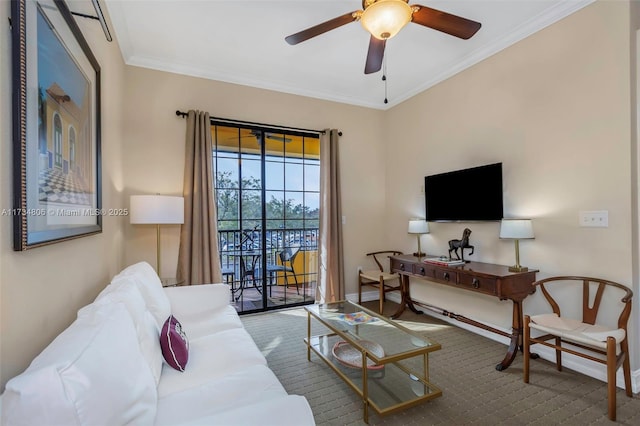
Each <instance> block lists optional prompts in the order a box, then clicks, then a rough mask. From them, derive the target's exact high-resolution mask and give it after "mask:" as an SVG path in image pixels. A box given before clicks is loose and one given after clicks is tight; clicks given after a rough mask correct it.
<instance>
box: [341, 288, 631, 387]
mask: <svg viewBox="0 0 640 426" xmlns="http://www.w3.org/2000/svg"><path fill="white" fill-rule="evenodd" d="M378 297H379V294H378V292H377V291H367V292H362V301H363V302H370V301H372V300H378ZM387 299H389V300H391V301H393V302H396V303H400V295H399V294H396V293H390V294H388V295H387ZM347 300H350V301H352V302H356V303H357V302H358V295H357V294H348V295H347ZM416 307H417V308H418V310H420V311H422V312H424V313H425V314H426V315H429V316H432V317H434V318H437V319H439V320H441V321H444V322H447V323H449V324H451V325H455V326H456V327H460V328H462V329H465V330H468V331H470V332H472V333H475V334H478V335H480V336H483V337H486V338H488V339H491V340H494V341H496V342H500V343H502V344H504V345H505V346H509V343H510V342H509V339H508V338H507V337H504V336H501V335H499V334H495V333H491V332H489V331H487V330H483V329H481V328H478V327H474V326H472V325H471V324H467V323H464V322H460V321H457V320H455V319H453V318H449V317H446V316H444V315H437V314H435V313H434V312H431V311H428V310H424V309H420V307H419V306H416ZM487 325H488V326H490V327H493V328H496V329H498V330H502V331H504V332H506V333H510V332H511V329H505V328H503V327H499V326H496V325H493V324H487ZM534 349H535V352H536V353H537V354H538V355H540V358H542V359H545V360H547V361H550V362H553V363H555V360H556V353H555V351H554V350H553V349H551V348H547V347H545V346H541V345H536V346H535V347H534ZM534 365H535V364H533V365H532V368H531V371H530V374H531V376H532V377H533V378H532V380H534V381H535V367H534ZM562 366H563V367H566V368H568V369H570V370H574V371H577V372H578V373H581V374H584V375H587V376H590V377H593V378H595V379H598V380H601V381H603V382H606V381H607V371H606V368H605V366H604V365H601V364H597V363H595V362H590V361H588V360H585V359H583V358H580V357H576V356H574V355H571V354H567V353H563V354H562ZM616 386H618V387H619V388H621V389H624V376H623V375H622V369H619V370H618V372H617V374H616ZM631 390H632V391H633V393H639V392H640V369H639V370H633V371H631Z"/></svg>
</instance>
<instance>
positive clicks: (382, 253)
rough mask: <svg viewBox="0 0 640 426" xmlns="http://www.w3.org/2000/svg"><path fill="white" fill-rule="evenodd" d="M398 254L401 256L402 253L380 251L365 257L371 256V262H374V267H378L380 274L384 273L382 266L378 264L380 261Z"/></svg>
mask: <svg viewBox="0 0 640 426" xmlns="http://www.w3.org/2000/svg"><path fill="white" fill-rule="evenodd" d="M400 254H402V252H401V251H398V250H382V251H374V252H371V253H367V256H371V257H372V258H373V260H374V261H375V262H376V265H378V268H379V269H380V272H384V267H383V266H382V263H381V262H380V260H382V259H383V258H384V257H390V256H398V255H400ZM387 265H389V262H387ZM388 269H389V267H387V270H388Z"/></svg>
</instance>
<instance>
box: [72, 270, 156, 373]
mask: <svg viewBox="0 0 640 426" xmlns="http://www.w3.org/2000/svg"><path fill="white" fill-rule="evenodd" d="M110 303H122V304H124V306H125V307H126V308H127V311H128V312H129V315H130V316H131V319H132V320H133V323H134V325H135V327H136V331H137V334H138V343H139V344H140V352H141V353H142V356H143V357H144V359H145V361H146V362H147V365H148V366H149V368H150V369H151V374H153V377H154V379H155V381H156V385H157V384H158V382H159V381H160V374H161V373H162V360H163V358H162V350H161V349H160V333H159V331H158V328H157V325H156V320H155V318H154V317H153V315H152V314H151V313H150V312H149V310H148V309H147V307H146V304H145V301H144V299H143V297H142V295H141V294H140V291H139V290H138V286H137V285H136V283H135V282H134V280H133V279H132V278H121V279H119V280H117V281H114V282H112V283H111V284H109V285H108V286H107V287H105V289H104V290H102V292H101V293H100V294H99V295H98V297H96V300H95V301H94V302H93V303H92V304H90V305H88V306H85V307H84V308H82V309H81V310H80V311H79V312H78V316H79V317H80V316H84V315H91V314H92V312H93V311H94V310H96V309H99V308H100V307H101V306H104V305H105V304H110Z"/></svg>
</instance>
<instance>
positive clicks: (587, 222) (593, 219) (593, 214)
mask: <svg viewBox="0 0 640 426" xmlns="http://www.w3.org/2000/svg"><path fill="white" fill-rule="evenodd" d="M578 220H579V223H580V226H582V227H587V228H607V227H609V211H608V210H589V211H587V210H581V211H580V214H579V218H578Z"/></svg>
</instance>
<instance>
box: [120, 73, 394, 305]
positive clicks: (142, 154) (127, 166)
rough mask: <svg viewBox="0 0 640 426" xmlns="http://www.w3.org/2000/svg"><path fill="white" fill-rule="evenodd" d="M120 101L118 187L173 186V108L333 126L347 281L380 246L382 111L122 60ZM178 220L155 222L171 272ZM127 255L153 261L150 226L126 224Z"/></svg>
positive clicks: (178, 159)
mask: <svg viewBox="0 0 640 426" xmlns="http://www.w3.org/2000/svg"><path fill="white" fill-rule="evenodd" d="M125 91H126V93H127V102H126V103H125V104H124V105H123V107H124V108H125V113H126V118H125V120H126V121H125V131H124V134H125V139H124V143H125V146H126V157H125V159H124V170H125V179H124V181H125V182H126V186H125V188H124V191H125V195H126V196H127V197H128V196H129V195H135V194H153V193H161V194H180V193H181V192H182V179H183V175H182V173H183V168H184V139H185V131H186V121H185V120H184V119H182V118H179V117H177V116H176V115H175V111H176V110H177V109H179V110H181V111H187V110H189V109H199V110H203V111H208V112H209V113H210V114H211V115H212V116H217V117H223V118H233V119H237V120H245V121H253V122H261V123H269V124H277V125H282V126H293V127H300V128H307V129H324V128H329V127H331V128H337V129H339V130H341V131H342V132H343V136H342V137H341V138H340V156H341V158H340V161H341V165H342V166H341V173H342V175H341V178H342V187H343V194H344V196H343V204H342V208H343V215H345V216H346V220H347V223H346V225H345V226H344V240H345V244H344V248H345V262H346V266H345V268H346V275H347V277H346V278H347V282H348V288H347V292H348V293H349V292H351V293H353V292H355V291H356V286H355V277H356V274H355V271H356V267H357V265H358V263H360V264H361V263H362V258H363V253H366V252H367V251H368V250H370V249H371V248H372V247H382V246H384V245H385V244H386V243H385V242H384V233H382V232H380V229H382V227H383V225H384V221H385V214H386V213H385V211H386V199H385V172H384V170H385V161H386V160H385V158H384V150H383V147H382V131H383V122H382V119H383V115H384V112H382V111H377V110H371V109H366V108H362V107H354V106H348V105H344V104H339V103H334V102H327V101H321V100H317V99H311V98H303V97H300V96H293V95H288V94H283V93H277V92H272V91H267V90H260V89H254V88H250V87H245V86H239V85H234V84H228V83H222V82H216V81H210V80H204V79H200V78H194V77H186V76H180V75H176V74H171V73H165V72H159V71H152V70H148V69H143V68H137V67H127V72H126V87H125ZM179 231H180V230H179V226H167V227H163V228H162V235H161V241H162V250H161V251H162V260H161V264H162V271H161V274H160V275H161V276H163V277H174V276H175V271H176V262H177V248H178V239H179ZM125 256H126V260H127V263H133V262H136V261H140V260H146V261H148V262H150V263H151V264H155V256H156V249H155V231H154V229H153V228H149V227H145V226H140V225H129V224H127V225H126V226H125Z"/></svg>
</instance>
